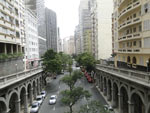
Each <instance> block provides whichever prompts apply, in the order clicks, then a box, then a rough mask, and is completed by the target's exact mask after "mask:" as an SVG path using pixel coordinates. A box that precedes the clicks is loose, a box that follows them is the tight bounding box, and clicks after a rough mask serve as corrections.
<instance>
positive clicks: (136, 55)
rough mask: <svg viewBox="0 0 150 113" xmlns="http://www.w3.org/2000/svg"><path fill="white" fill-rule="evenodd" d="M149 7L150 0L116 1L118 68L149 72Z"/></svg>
mask: <svg viewBox="0 0 150 113" xmlns="http://www.w3.org/2000/svg"><path fill="white" fill-rule="evenodd" d="M149 6H150V1H149V0H129V1H128V2H126V1H125V0H121V1H120V0H114V20H115V21H114V29H115V52H116V53H117V56H116V59H115V61H116V62H115V63H116V66H118V67H125V68H131V69H137V70H141V71H149V68H150V57H149V50H150V46H149V43H150V38H149V37H150V28H149V23H150V19H149V18H150V13H149V12H150V7H149Z"/></svg>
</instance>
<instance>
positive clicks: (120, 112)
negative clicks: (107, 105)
mask: <svg viewBox="0 0 150 113" xmlns="http://www.w3.org/2000/svg"><path fill="white" fill-rule="evenodd" d="M118 97H119V113H122V95H121V94H120V93H119V94H118Z"/></svg>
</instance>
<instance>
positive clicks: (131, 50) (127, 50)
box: [118, 48, 141, 53]
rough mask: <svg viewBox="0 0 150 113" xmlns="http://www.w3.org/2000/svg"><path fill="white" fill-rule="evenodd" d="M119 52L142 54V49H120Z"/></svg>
mask: <svg viewBox="0 0 150 113" xmlns="http://www.w3.org/2000/svg"><path fill="white" fill-rule="evenodd" d="M118 52H121V53H139V52H141V48H120V49H118Z"/></svg>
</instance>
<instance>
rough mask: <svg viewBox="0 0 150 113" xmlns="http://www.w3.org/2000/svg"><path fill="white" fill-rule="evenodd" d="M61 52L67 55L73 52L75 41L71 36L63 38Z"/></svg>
mask: <svg viewBox="0 0 150 113" xmlns="http://www.w3.org/2000/svg"><path fill="white" fill-rule="evenodd" d="M63 52H64V53H66V54H69V55H72V54H74V53H75V42H74V37H73V36H69V37H66V38H64V39H63Z"/></svg>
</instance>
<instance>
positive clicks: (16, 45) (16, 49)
mask: <svg viewBox="0 0 150 113" xmlns="http://www.w3.org/2000/svg"><path fill="white" fill-rule="evenodd" d="M16 53H18V45H16Z"/></svg>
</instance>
